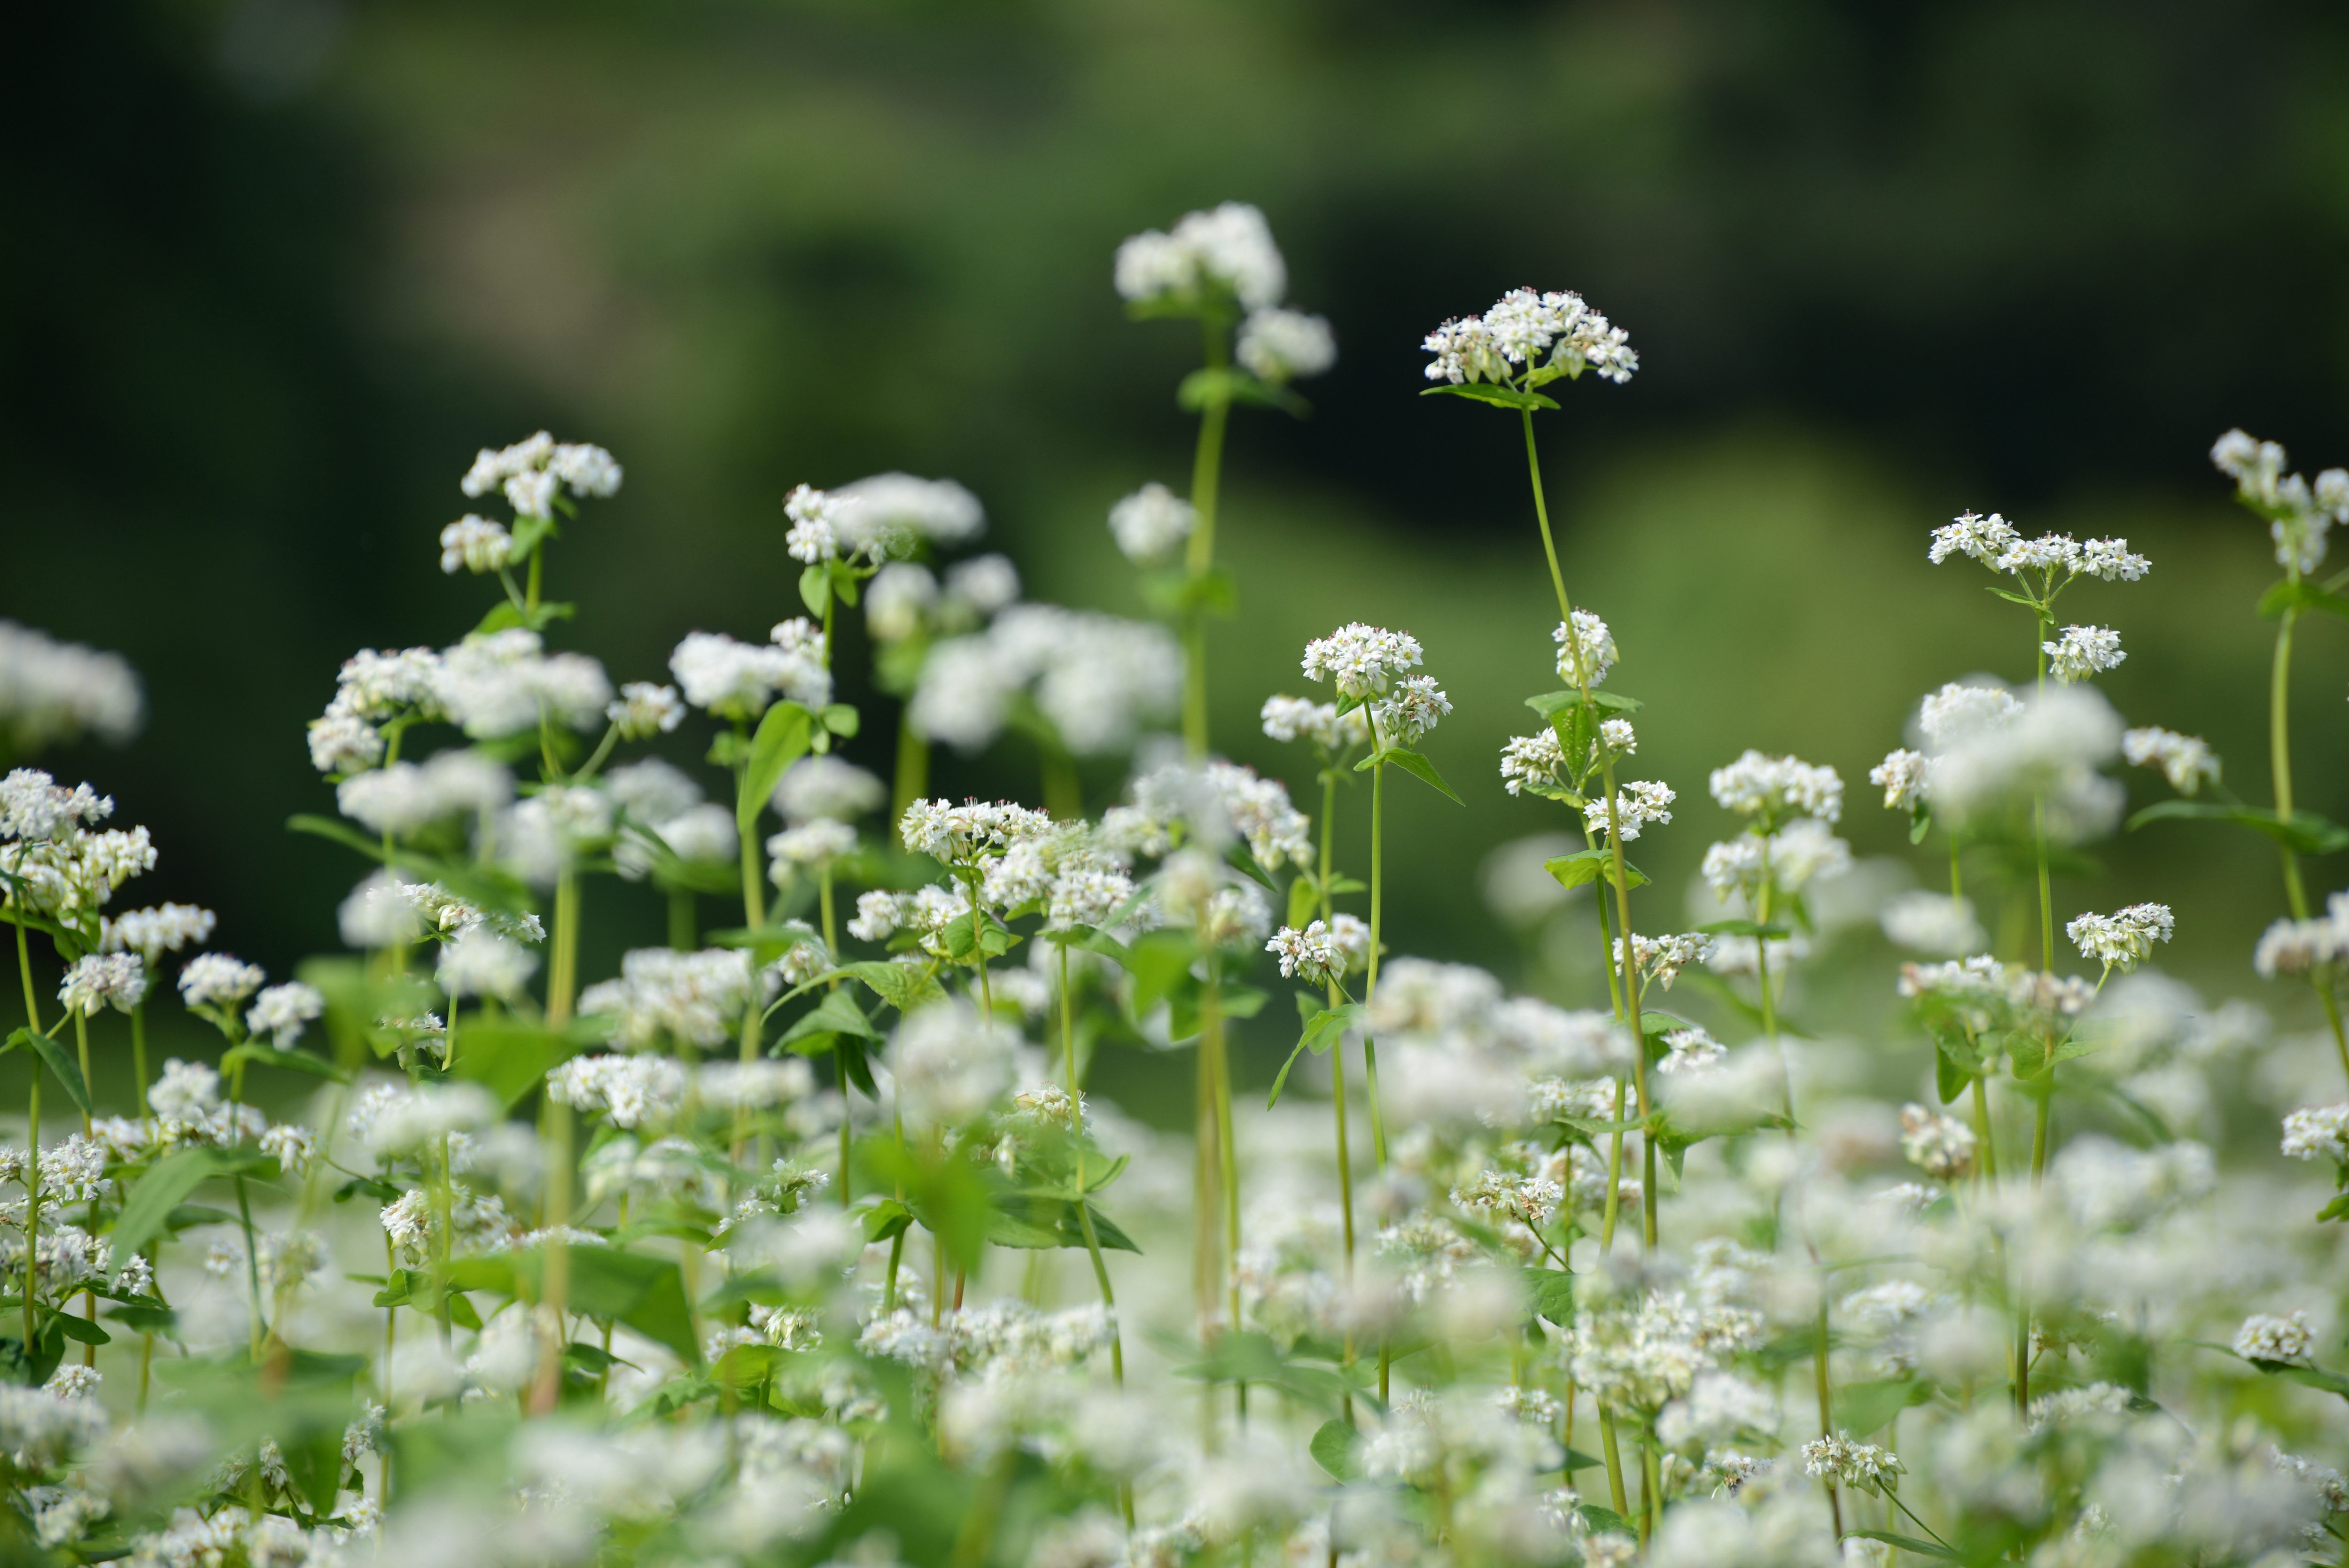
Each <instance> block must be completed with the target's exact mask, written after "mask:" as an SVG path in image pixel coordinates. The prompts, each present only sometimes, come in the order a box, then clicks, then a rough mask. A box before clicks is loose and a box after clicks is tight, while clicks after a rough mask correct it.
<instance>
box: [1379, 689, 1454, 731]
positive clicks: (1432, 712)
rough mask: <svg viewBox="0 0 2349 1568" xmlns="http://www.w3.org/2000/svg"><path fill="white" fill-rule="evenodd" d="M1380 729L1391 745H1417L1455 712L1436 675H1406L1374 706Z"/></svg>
mask: <svg viewBox="0 0 2349 1568" xmlns="http://www.w3.org/2000/svg"><path fill="white" fill-rule="evenodd" d="M1451 711H1452V699H1451V698H1450V697H1448V696H1444V688H1443V687H1442V686H1437V685H1436V684H1435V677H1434V676H1404V677H1403V678H1402V679H1401V680H1399V681H1397V682H1395V683H1394V686H1393V687H1392V689H1390V690H1389V691H1388V693H1387V694H1386V696H1382V697H1381V698H1379V699H1378V701H1377V702H1375V703H1372V704H1371V714H1372V717H1373V718H1374V719H1375V728H1376V730H1377V731H1378V732H1379V733H1381V734H1382V735H1384V736H1385V737H1386V739H1387V743H1388V744H1389V745H1391V746H1416V745H1418V744H1419V742H1420V741H1421V739H1422V738H1424V737H1425V736H1426V735H1427V733H1428V731H1430V730H1432V729H1433V728H1434V727H1436V725H1437V724H1439V723H1440V722H1442V720H1443V718H1444V716H1445V715H1446V714H1448V713H1450V712H1451Z"/></svg>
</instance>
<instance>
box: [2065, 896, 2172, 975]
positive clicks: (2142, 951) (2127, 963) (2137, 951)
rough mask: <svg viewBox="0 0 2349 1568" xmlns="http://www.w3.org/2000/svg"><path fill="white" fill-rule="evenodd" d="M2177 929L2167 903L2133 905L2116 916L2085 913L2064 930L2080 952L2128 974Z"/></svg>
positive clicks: (2109, 967) (2084, 956)
mask: <svg viewBox="0 0 2349 1568" xmlns="http://www.w3.org/2000/svg"><path fill="white" fill-rule="evenodd" d="M2175 926H2176V922H2175V920H2174V919H2173V918H2172V917H2171V915H2170V913H2169V906H2168V904H2165V903H2133V904H2131V905H2129V906H2128V907H2127V909H2124V910H2120V911H2118V912H2117V913H2113V914H2084V915H2081V916H2079V917H2078V918H2076V919H2075V920H2073V921H2072V922H2071V923H2069V924H2067V925H2065V926H2064V935H2066V936H2068V937H2070V938H2071V939H2072V944H2073V945H2074V946H2075V947H2077V948H2078V949H2079V950H2080V956H2081V957H2083V958H2093V959H2095V960H2096V961H2097V962H2098V963H2100V964H2102V965H2105V967H2106V968H2107V969H2117V970H2119V971H2120V972H2121V973H2122V974H2124V975H2126V974H2127V973H2128V972H2129V971H2130V970H2132V969H2134V968H2136V967H2137V965H2139V964H2142V963H2143V962H2145V960H2147V958H2149V957H2151V956H2152V955H2153V944H2155V943H2157V942H2167V941H2168V940H2169V938H2170V934H2171V932H2172V930H2173V929H2174V928H2175Z"/></svg>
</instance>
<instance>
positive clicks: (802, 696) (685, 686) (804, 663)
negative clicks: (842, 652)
mask: <svg viewBox="0 0 2349 1568" xmlns="http://www.w3.org/2000/svg"><path fill="white" fill-rule="evenodd" d="M775 631H776V635H775V636H774V637H773V638H772V640H771V641H770V642H769V643H767V644H764V645H760V644H753V643H743V642H738V641H736V640H735V639H734V638H732V637H730V636H728V635H726V634H724V633H722V632H691V633H688V634H687V635H686V637H685V639H684V641H682V642H680V643H678V645H677V647H676V648H675V649H674V650H673V651H671V653H670V654H669V656H668V667H669V673H670V674H671V675H674V676H677V684H678V687H679V689H681V690H682V691H683V692H684V694H685V700H686V701H687V702H688V703H690V704H692V705H693V706H694V707H698V708H701V709H703V710H705V711H707V712H709V713H711V714H714V715H716V716H717V717H719V718H728V719H734V720H738V721H745V722H747V721H748V720H750V719H754V718H757V717H759V716H760V715H761V714H763V713H765V712H766V711H767V707H768V705H769V704H771V703H772V702H774V701H775V700H776V699H777V698H781V699H783V700H786V701H790V702H796V703H798V704H800V705H801V706H802V707H806V708H809V709H811V710H812V709H816V708H821V707H824V706H825V705H826V704H828V703H830V702H831V701H832V672H831V671H830V670H829V669H828V668H826V667H825V664H824V657H825V654H824V644H823V637H822V636H821V635H820V634H819V635H817V636H815V637H814V638H813V639H812V640H811V639H810V638H809V637H808V636H807V635H806V632H807V627H806V623H804V622H803V621H786V622H784V623H783V624H781V625H780V626H777V627H776V628H775Z"/></svg>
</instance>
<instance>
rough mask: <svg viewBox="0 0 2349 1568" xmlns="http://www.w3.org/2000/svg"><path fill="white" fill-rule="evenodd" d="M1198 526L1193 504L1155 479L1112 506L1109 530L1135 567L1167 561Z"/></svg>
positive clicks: (1119, 547)
mask: <svg viewBox="0 0 2349 1568" xmlns="http://www.w3.org/2000/svg"><path fill="white" fill-rule="evenodd" d="M1198 525H1199V513H1198V511H1197V509H1195V507H1193V506H1192V504H1191V503H1190V502H1189V501H1187V500H1183V499H1182V498H1181V497H1180V496H1177V495H1176V494H1175V493H1174V491H1172V490H1168V489H1167V488H1166V487H1165V486H1164V485H1162V484H1160V483H1158V482H1157V481H1156V480H1152V481H1151V482H1150V483H1148V484H1146V485H1143V487H1142V488H1141V489H1140V490H1136V491H1134V492H1133V494H1132V495H1130V496H1127V497H1126V498H1125V499H1124V500H1121V501H1119V502H1118V503H1117V504H1116V505H1115V506H1113V507H1112V508H1110V509H1109V531H1110V533H1111V534H1112V536H1113V537H1114V538H1115V539H1116V540H1117V547H1118V549H1119V550H1120V551H1121V552H1123V553H1124V555H1125V558H1126V559H1127V560H1128V561H1131V562H1133V563H1134V564H1135V565H1136V566H1156V565H1159V564H1161V563H1162V562H1165V561H1166V560H1167V559H1168V558H1169V557H1171V556H1172V555H1173V554H1174V552H1175V551H1176V550H1178V549H1180V548H1181V547H1182V544H1183V542H1184V541H1185V540H1186V539H1189V538H1190V537H1191V531H1192V530H1193V529H1195V528H1196V527H1198Z"/></svg>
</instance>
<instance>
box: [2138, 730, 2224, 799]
mask: <svg viewBox="0 0 2349 1568" xmlns="http://www.w3.org/2000/svg"><path fill="white" fill-rule="evenodd" d="M2121 755H2122V756H2123V757H2124V758H2127V759H2128V762H2129V764H2130V766H2132V767H2136V768H2158V769H2161V771H2162V774H2163V776H2164V777H2166V778H2167V779H2168V780H2169V787H2170V788H2171V789H2175V790H2177V791H2178V793H2179V794H2181V795H2191V794H2193V793H2195V791H2197V790H2198V789H2200V788H2201V787H2202V786H2203V784H2205V783H2206V782H2207V783H2211V784H2216V783H2217V782H2219V756H2218V753H2216V752H2214V751H2212V750H2211V749H2210V745H2209V742H2208V741H2206V740H2204V739H2203V738H2201V737H2200V736H2199V735H2180V734H2178V732H2177V731H2176V730H2174V729H2161V728H2154V727H2149V728H2145V729H2131V730H2127V731H2124V732H2123V733H2122V735H2121Z"/></svg>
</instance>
